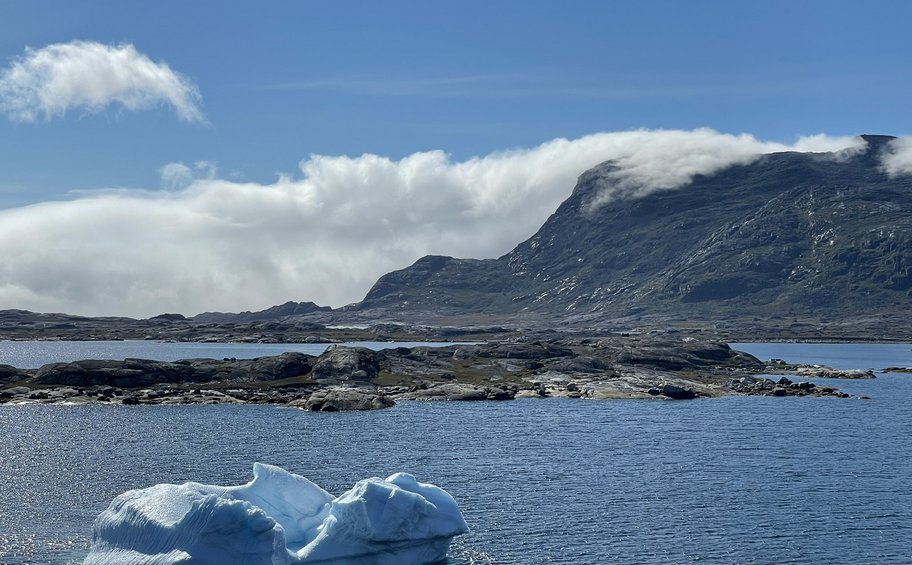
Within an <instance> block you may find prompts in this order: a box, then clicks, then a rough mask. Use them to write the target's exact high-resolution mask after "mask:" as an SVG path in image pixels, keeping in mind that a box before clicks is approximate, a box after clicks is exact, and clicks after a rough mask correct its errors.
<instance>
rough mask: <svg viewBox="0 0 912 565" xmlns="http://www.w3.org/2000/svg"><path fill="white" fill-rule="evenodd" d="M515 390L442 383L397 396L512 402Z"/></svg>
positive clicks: (413, 398) (404, 398)
mask: <svg viewBox="0 0 912 565" xmlns="http://www.w3.org/2000/svg"><path fill="white" fill-rule="evenodd" d="M515 396H516V390H515V389H510V388H507V387H496V386H493V387H492V386H478V385H472V384H464V383H443V384H438V385H435V386H429V387H426V388H418V389H415V390H412V391H409V392H406V393H403V394H400V395H398V396H397V398H398V399H400V400H460V401H467V400H512V399H513V398H514V397H515Z"/></svg>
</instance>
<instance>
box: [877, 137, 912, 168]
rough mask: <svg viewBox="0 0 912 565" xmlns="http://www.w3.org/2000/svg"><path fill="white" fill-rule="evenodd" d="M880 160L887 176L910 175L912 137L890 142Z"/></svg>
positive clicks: (911, 166)
mask: <svg viewBox="0 0 912 565" xmlns="http://www.w3.org/2000/svg"><path fill="white" fill-rule="evenodd" d="M882 158H883V168H884V170H885V171H886V172H887V174H889V175H891V176H896V175H908V174H912V137H900V138H897V139H894V140H893V141H891V142H890V145H889V146H888V147H887V150H886V151H885V152H884V155H883V157H882Z"/></svg>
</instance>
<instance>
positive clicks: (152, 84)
mask: <svg viewBox="0 0 912 565" xmlns="http://www.w3.org/2000/svg"><path fill="white" fill-rule="evenodd" d="M199 101H200V95H199V90H198V89H197V87H196V86H195V85H194V84H193V83H192V82H190V80H189V79H187V78H186V77H184V76H182V75H180V74H178V73H176V72H175V71H173V70H171V68H170V67H168V65H166V64H165V63H156V62H154V61H152V60H151V59H149V57H147V56H146V55H144V54H142V53H140V52H139V51H137V50H136V48H135V47H133V45H130V44H124V45H103V44H101V43H96V42H94V41H72V42H69V43H56V44H54V45H48V46H47V47H44V48H41V49H26V51H25V54H24V55H22V57H20V58H18V59H16V60H14V61H13V62H12V64H11V65H10V66H9V67H8V68H6V69H4V70H3V71H0V111H2V112H3V113H5V114H6V115H7V116H8V117H9V119H11V120H13V121H17V122H37V121H40V120H50V119H52V118H58V117H61V116H63V115H64V114H66V113H67V112H69V111H71V110H79V111H82V112H85V113H96V112H100V111H102V110H104V109H105V108H107V107H109V106H112V105H114V106H119V107H121V108H123V109H126V110H129V111H136V110H145V109H148V108H151V107H154V106H157V105H167V106H171V107H172V108H173V109H174V111H175V112H176V113H177V116H178V117H179V118H180V119H181V120H184V121H187V122H204V121H205V119H204V118H203V114H202V112H201V111H200V109H199Z"/></svg>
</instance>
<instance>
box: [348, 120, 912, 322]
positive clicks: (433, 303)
mask: <svg viewBox="0 0 912 565" xmlns="http://www.w3.org/2000/svg"><path fill="white" fill-rule="evenodd" d="M863 137H864V139H865V141H867V147H866V149H864V150H863V151H861V152H857V153H853V154H851V153H850V154H841V155H840V154H812V153H795V152H789V153H775V154H770V155H765V156H763V157H761V158H759V159H757V160H756V161H754V162H752V163H750V164H747V165H736V166H731V167H729V168H727V169H724V170H722V171H721V172H718V173H716V174H713V175H707V176H697V177H695V178H694V180H693V182H692V183H690V184H689V185H687V186H685V187H682V188H680V189H676V190H665V191H659V192H653V193H651V194H649V195H647V196H643V197H640V198H635V199H632V198H626V199H618V200H614V201H611V202H608V203H606V204H602V205H594V203H595V202H596V200H597V199H598V197H599V195H600V193H601V191H602V190H603V189H604V188H605V186H606V184H609V183H611V182H613V181H612V178H613V177H612V175H611V173H612V170H613V166H612V164H611V163H610V162H608V163H603V164H602V165H600V166H598V167H595V168H593V169H591V170H589V171H587V172H586V173H584V174H583V175H582V176H581V177H580V178H579V182H578V184H577V185H576V187H575V189H574V191H573V194H572V195H571V196H570V198H568V199H567V200H566V201H565V202H564V203H563V204H562V205H561V206H560V208H559V209H558V210H557V211H556V212H555V213H554V214H553V215H552V216H551V217H550V218H549V219H548V220H547V222H545V224H544V225H543V226H542V227H541V229H540V230H539V231H538V233H536V234H535V235H534V236H532V237H531V238H530V239H528V240H527V241H525V242H523V243H521V244H519V245H518V246H517V247H516V248H515V249H514V250H513V251H511V252H510V253H508V254H506V255H504V256H503V257H500V258H498V259H490V260H473V259H454V258H451V257H440V256H429V257H424V258H422V259H420V260H419V261H417V262H416V263H415V264H414V265H412V266H410V267H408V268H406V269H402V270H400V271H395V272H392V273H389V274H387V275H385V276H383V277H382V278H381V279H380V280H379V281H378V282H377V283H376V284H375V285H374V287H373V288H372V289H371V290H370V292H369V293H368V294H367V296H366V297H365V299H364V301H362V302H361V303H359V304H357V305H354V306H352V307H349V308H348V309H347V312H346V314H347V315H349V316H352V317H362V318H365V319H373V320H376V319H389V320H397V319H398V320H410V321H428V322H434V321H438V322H439V321H446V320H448V319H452V320H457V319H463V320H464V319H466V318H467V317H468V318H471V317H472V316H473V315H480V314H483V315H486V316H488V317H490V318H499V319H526V320H535V319H549V320H555V319H559V320H563V321H565V322H568V323H585V324H597V323H600V322H602V321H605V320H617V319H630V317H633V318H634V319H635V318H637V317H643V316H647V317H658V318H662V319H669V320H674V319H678V320H682V319H719V320H724V319H740V320H746V319H747V320H750V319H753V320H755V321H758V320H769V319H771V318H772V319H780V318H782V319H795V320H799V319H800V320H812V321H822V322H825V323H827V322H837V323H838V322H840V321H845V320H858V319H866V318H867V319H876V318H878V317H883V316H896V315H897V314H898V313H899V314H902V313H904V312H906V311H907V310H908V308H909V306H910V305H912V177H910V176H896V177H891V176H888V175H887V174H886V173H885V172H884V171H883V170H882V167H881V160H880V154H881V152H882V151H883V150H884V149H885V147H886V145H887V143H889V141H890V140H891V139H893V138H890V137H888V136H863Z"/></svg>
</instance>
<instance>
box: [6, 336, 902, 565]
mask: <svg viewBox="0 0 912 565" xmlns="http://www.w3.org/2000/svg"><path fill="white" fill-rule="evenodd" d="M738 347H739V348H740V349H743V350H748V351H751V348H752V347H756V348H757V349H754V350H753V351H751V352H755V353H760V354H761V357H762V356H769V357H778V358H783V359H785V360H787V361H793V360H796V359H795V358H790V355H793V356H796V357H797V356H798V355H807V356H809V357H806V358H802V360H804V361H807V362H818V363H827V361H828V359H827V358H826V355H828V354H833V355H835V352H834V351H828V350H826V348H824V349H825V350H824V351H823V353H822V355H823V357H817V356H816V355H817V354H814V353H807V351H806V350H804V349H802V347H801V346H794V345H792V344H787V346H785V347H782V348H779V346H777V345H762V344H761V345H756V344H739V346H738ZM808 347H819V346H808ZM890 347H891V346H878V345H864V346H857V347H856V348H854V351H855V353H854V355H855V357H853V358H852V360H851V361H850V362H851V363H852V364H853V366H851V367H849V366H845V368H865V369H866V368H875V369H879V368H882V367H885V366H891V365H912V348H910V346H908V345H905V346H898V347H896V346H892V347H894V349H890ZM767 348H768V349H767ZM843 348H844V346H843ZM903 348H904V349H903ZM836 351H844V349H841V348H840V347H839V346H836ZM834 359H835V357H834ZM829 364H831V365H840V363H836V362H831V363H829ZM818 382H823V381H822V380H821V381H818ZM828 384H835V385H836V386H843V388H852V394H853V395H865V396H869V397H870V400H860V399H857V398H853V399H837V398H811V397H805V398H800V397H787V398H774V397H729V398H720V399H705V400H695V401H687V402H674V401H624V400H615V401H584V400H573V399H546V400H537V399H523V400H516V401H512V402H501V403H497V402H476V403H456V402H439V403H420V402H403V403H400V404H399V405H397V406H396V407H394V408H392V409H388V410H382V411H374V412H361V413H325V414H324V413H308V412H303V411H300V410H295V409H290V408H283V407H272V406H135V407H133V406H81V407H73V406H53V405H40V406H2V407H0V563H4V564H7V563H15V564H18V563H42V564H43V563H68V562H69V563H78V562H79V561H80V560H81V558H82V557H83V556H84V555H85V554H86V552H87V548H88V544H89V542H90V538H91V524H92V521H93V520H94V518H95V516H96V515H97V514H98V513H99V512H100V511H101V510H103V509H104V508H105V507H106V506H107V505H108V503H109V502H110V500H111V499H112V498H113V497H114V496H116V495H117V494H119V493H120V492H123V491H124V490H127V489H130V488H138V487H145V486H149V485H152V484H156V483H162V482H171V483H180V482H184V481H191V480H192V481H198V482H204V483H212V484H238V483H240V482H243V481H246V480H248V479H249V475H250V468H251V464H252V462H253V461H262V462H266V463H272V464H277V465H281V466H283V467H285V468H287V469H288V470H290V471H293V472H296V473H299V474H301V475H304V476H306V477H308V478H310V479H312V480H313V481H315V482H316V483H317V484H320V485H322V486H324V487H325V488H327V489H328V490H329V491H330V492H332V493H334V494H338V493H341V492H342V491H344V490H345V489H347V488H348V487H350V486H351V485H352V484H353V483H354V482H355V481H357V480H358V479H361V478H364V477H366V476H371V475H378V476H386V475H388V474H390V473H392V472H394V471H398V470H405V471H408V472H411V473H413V474H415V475H416V476H417V477H418V478H419V479H420V480H423V481H428V482H432V483H435V484H437V485H439V486H441V487H443V488H445V489H446V490H447V491H449V492H450V493H451V494H452V495H453V496H454V497H455V498H456V500H457V501H458V502H459V504H460V506H461V508H462V510H463V513H464V514H465V516H466V519H467V521H468V523H469V525H470V527H471V528H472V531H471V533H469V534H468V535H465V536H462V537H460V538H457V540H456V542H455V543H454V546H453V548H452V551H451V558H450V562H451V563H453V564H456V563H462V564H464V563H510V564H513V563H515V564H526V563H530V564H545V563H567V564H590V563H591V564H601V563H624V564H627V563H629V564H635V563H690V562H701V563H758V564H759V563H909V562H912V541H910V539H912V492H910V489H909V488H908V484H909V480H910V478H912V404H910V403H909V402H908V399H909V398H910V395H912V375H906V374H878V378H877V379H875V380H870V381H854V382H851V383H848V382H844V381H838V382H829V383H828Z"/></svg>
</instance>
